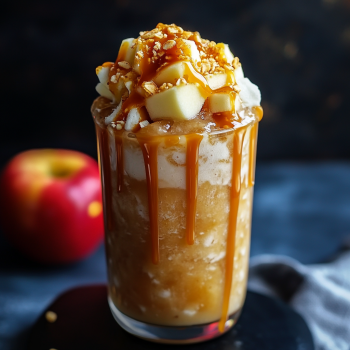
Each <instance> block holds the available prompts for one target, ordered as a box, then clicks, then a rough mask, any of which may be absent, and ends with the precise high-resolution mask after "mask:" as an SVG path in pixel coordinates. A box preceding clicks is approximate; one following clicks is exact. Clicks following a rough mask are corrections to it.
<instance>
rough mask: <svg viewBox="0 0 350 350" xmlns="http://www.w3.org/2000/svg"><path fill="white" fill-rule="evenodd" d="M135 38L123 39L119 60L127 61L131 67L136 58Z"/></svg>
mask: <svg viewBox="0 0 350 350" xmlns="http://www.w3.org/2000/svg"><path fill="white" fill-rule="evenodd" d="M134 40H135V39H134V38H129V39H125V40H123V41H122V44H121V45H120V49H119V55H118V61H121V62H123V61H126V62H128V63H129V65H130V67H132V66H133V64H134V59H135V52H136V45H135V44H134Z"/></svg>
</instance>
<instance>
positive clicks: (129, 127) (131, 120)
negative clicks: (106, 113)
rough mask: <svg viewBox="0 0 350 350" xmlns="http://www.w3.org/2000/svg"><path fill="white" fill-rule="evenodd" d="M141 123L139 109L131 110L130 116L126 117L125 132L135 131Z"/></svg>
mask: <svg viewBox="0 0 350 350" xmlns="http://www.w3.org/2000/svg"><path fill="white" fill-rule="evenodd" d="M140 121H141V114H140V111H139V109H138V108H133V109H131V110H130V112H129V113H128V116H127V117H126V122H125V130H126V131H133V130H134V128H135V127H136V126H137V125H138V123H139V122H140Z"/></svg>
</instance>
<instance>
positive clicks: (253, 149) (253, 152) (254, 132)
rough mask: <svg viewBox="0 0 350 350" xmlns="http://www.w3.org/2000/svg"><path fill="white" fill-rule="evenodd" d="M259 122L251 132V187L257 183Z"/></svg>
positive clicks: (249, 176) (249, 180) (249, 177)
mask: <svg viewBox="0 0 350 350" xmlns="http://www.w3.org/2000/svg"><path fill="white" fill-rule="evenodd" d="M258 125H259V123H258V122H255V123H254V124H253V125H252V127H251V131H250V142H249V175H248V182H249V186H250V187H252V186H254V183H255V158H256V144H257V138H258Z"/></svg>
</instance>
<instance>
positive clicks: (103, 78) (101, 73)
mask: <svg viewBox="0 0 350 350" xmlns="http://www.w3.org/2000/svg"><path fill="white" fill-rule="evenodd" d="M109 70H110V67H103V66H98V67H97V68H96V74H97V77H98V80H99V81H100V83H101V84H104V85H106V86H107V83H108V74H109Z"/></svg>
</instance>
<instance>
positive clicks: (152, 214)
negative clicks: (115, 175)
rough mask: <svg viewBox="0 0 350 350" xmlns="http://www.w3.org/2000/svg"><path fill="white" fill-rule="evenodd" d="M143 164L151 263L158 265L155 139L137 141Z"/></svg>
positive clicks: (156, 154)
mask: <svg viewBox="0 0 350 350" xmlns="http://www.w3.org/2000/svg"><path fill="white" fill-rule="evenodd" d="M138 141H139V143H140V146H141V149H142V153H143V159H144V162H145V170H146V180H147V191H148V211H149V221H150V230H151V246H152V262H153V264H155V265H157V264H158V263H159V225H158V144H159V140H158V139H157V138H155V139H152V140H148V141H144V140H141V139H138Z"/></svg>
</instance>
